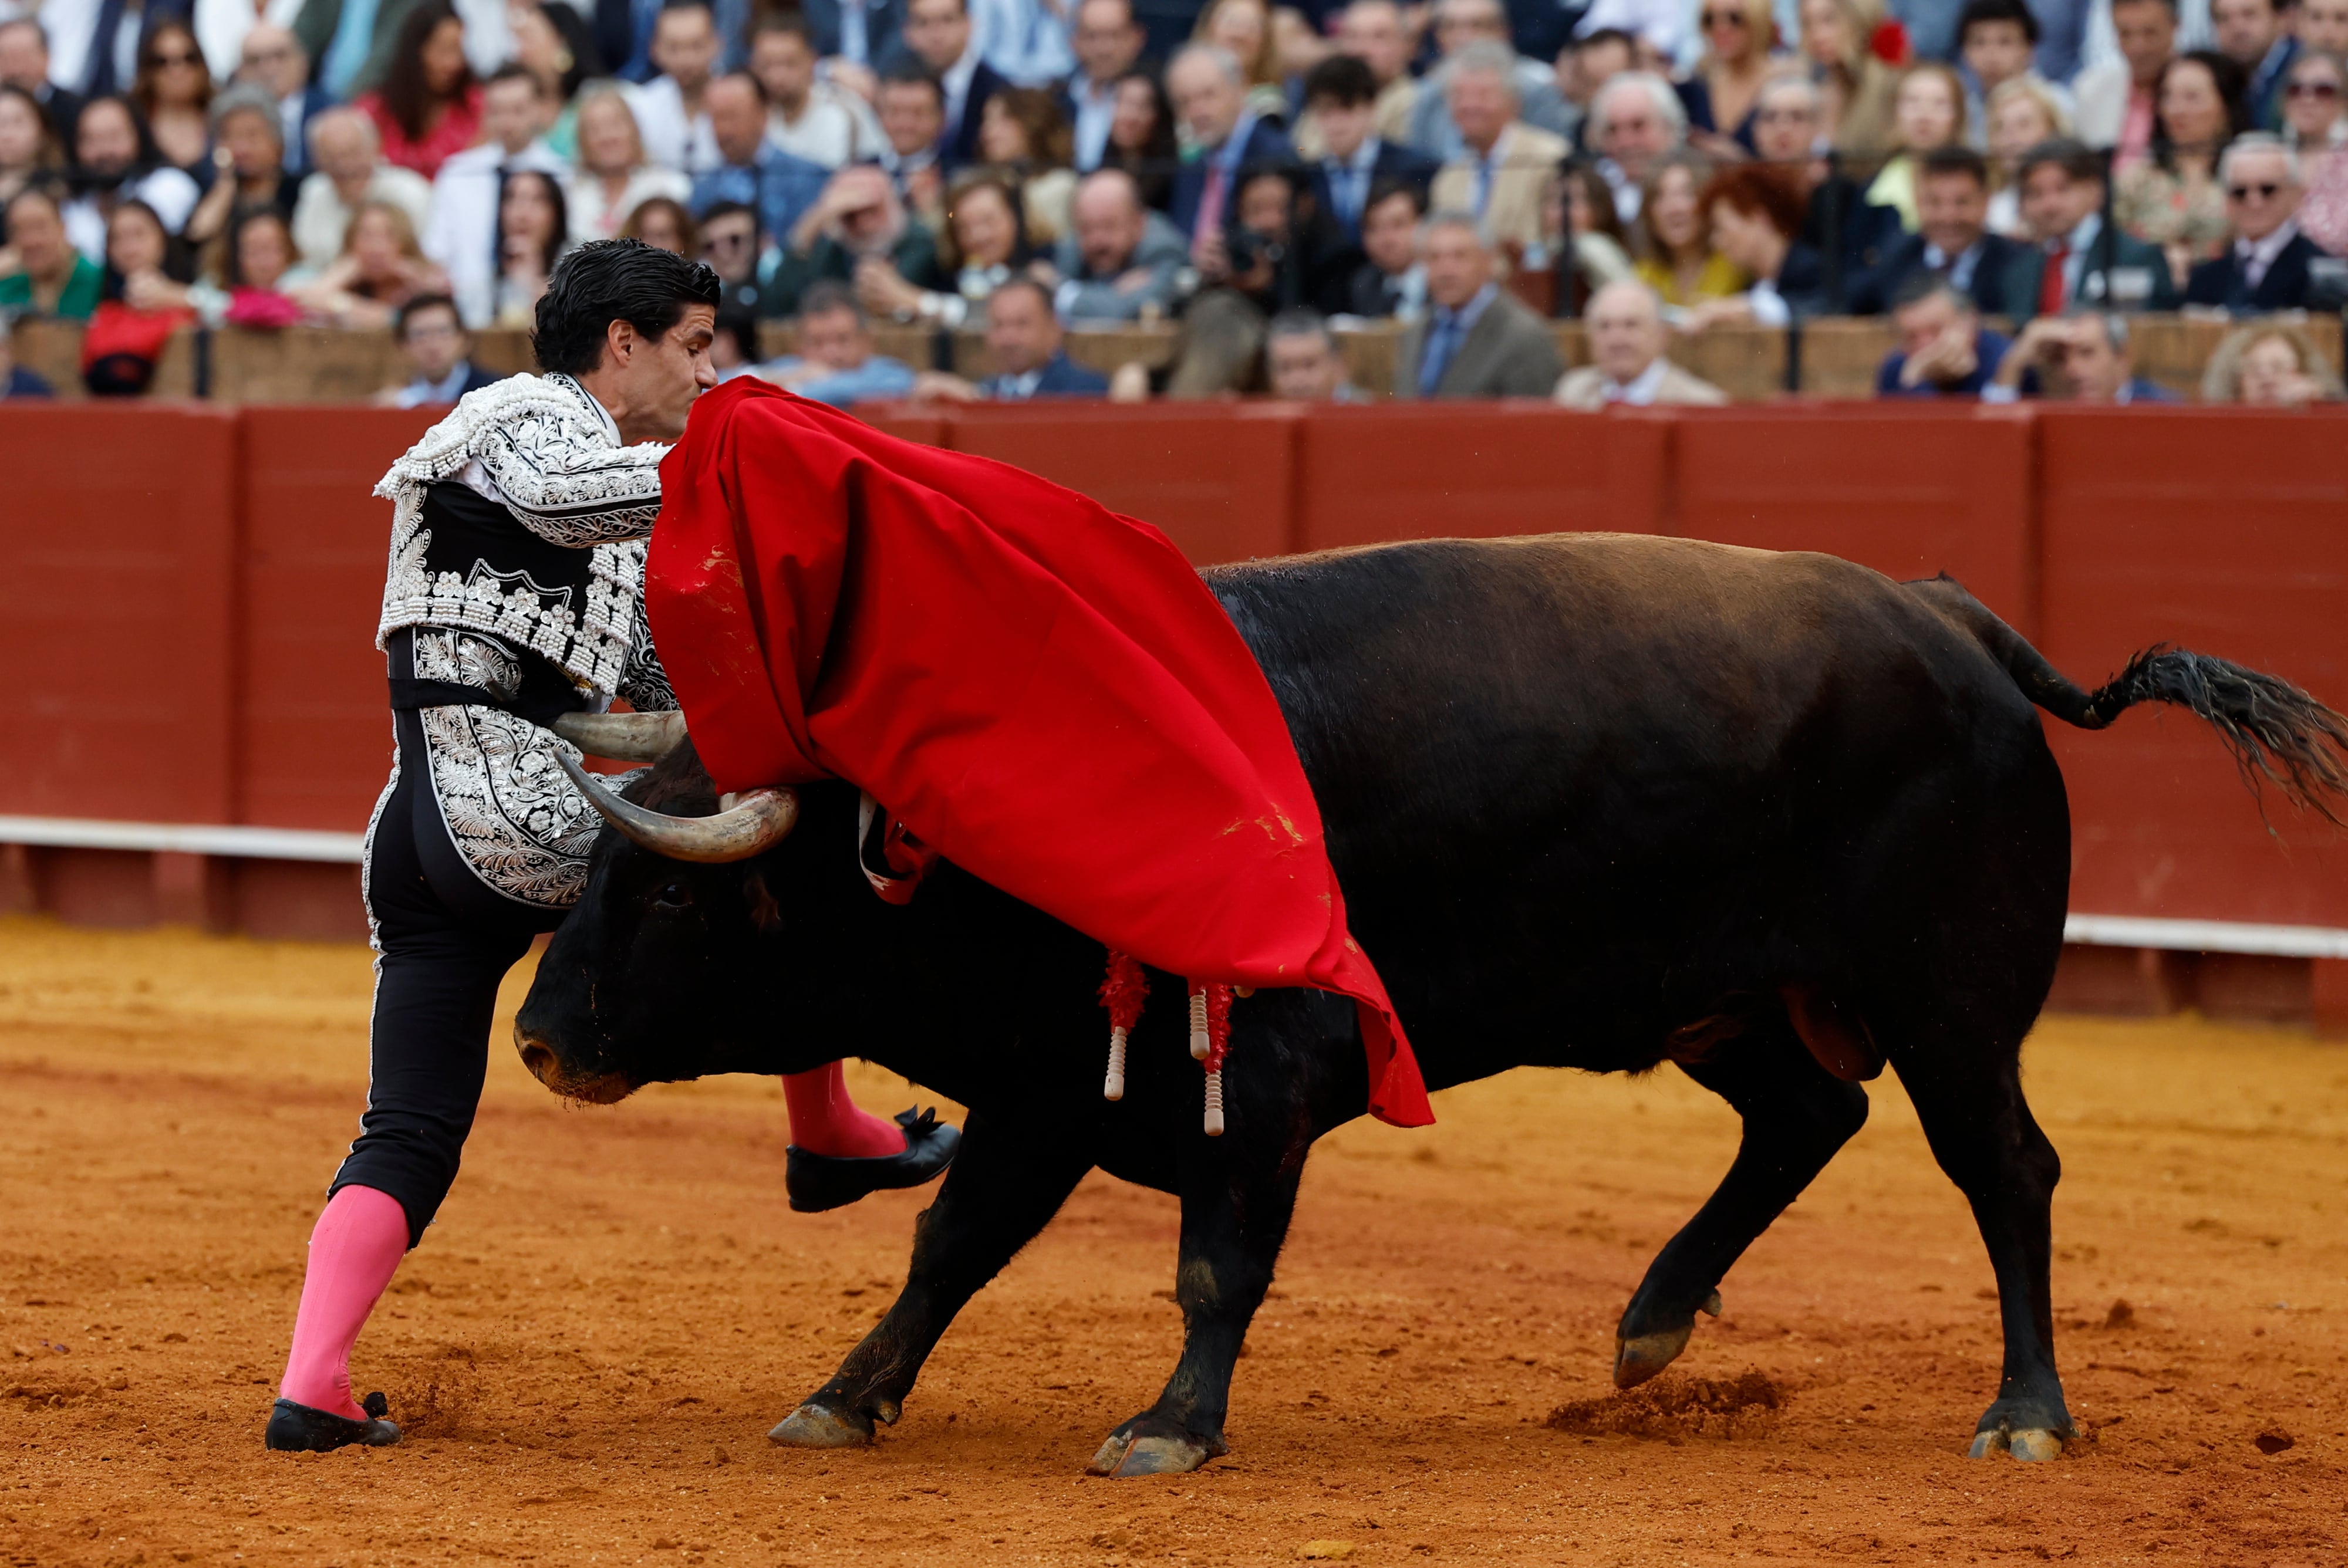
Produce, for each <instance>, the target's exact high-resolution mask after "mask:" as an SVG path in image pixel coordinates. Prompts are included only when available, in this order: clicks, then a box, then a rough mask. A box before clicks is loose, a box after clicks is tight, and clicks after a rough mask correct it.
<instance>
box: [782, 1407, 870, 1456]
mask: <svg viewBox="0 0 2348 1568" xmlns="http://www.w3.org/2000/svg"><path fill="white" fill-rule="evenodd" d="M767 1441H768V1442H770V1443H773V1444H774V1445H775V1446H776V1447H778V1448H786V1449H859V1448H863V1447H866V1446H867V1445H869V1444H870V1442H871V1441H872V1418H870V1416H867V1415H865V1414H864V1413H863V1412H862V1411H861V1410H841V1409H833V1408H832V1407H831V1406H829V1405H817V1404H806V1405H801V1406H800V1407H799V1408H798V1409H796V1410H793V1411H792V1412H791V1413H790V1414H789V1415H788V1416H785V1417H784V1418H783V1419H781V1420H779V1421H778V1422H776V1423H775V1426H774V1430H771V1431H769V1432H767Z"/></svg>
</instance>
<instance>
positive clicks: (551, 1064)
mask: <svg viewBox="0 0 2348 1568" xmlns="http://www.w3.org/2000/svg"><path fill="white" fill-rule="evenodd" d="M514 1047H515V1049H516V1050H520V1052H521V1064H522V1065H523V1066H524V1067H527V1068H529V1069H530V1076H531V1077H532V1078H535V1079H537V1080H538V1081H540V1082H541V1083H543V1084H545V1085H546V1086H547V1087H548V1088H549V1089H551V1090H552V1091H554V1092H556V1093H557V1094H560V1095H561V1096H562V1097H563V1098H564V1099H565V1100H575V1101H578V1102H581V1103H582V1104H585V1105H612V1104H616V1103H617V1102H620V1101H623V1100H625V1099H626V1098H627V1097H628V1096H629V1095H630V1094H633V1093H634V1092H635V1088H636V1086H635V1085H634V1084H633V1083H631V1082H629V1081H627V1079H626V1078H624V1077H623V1076H622V1075H621V1074H619V1073H616V1072H602V1073H595V1074H592V1075H581V1074H577V1073H573V1072H572V1071H569V1070H568V1069H566V1068H565V1067H564V1066H563V1065H562V1059H561V1057H559V1056H557V1055H556V1054H555V1052H554V1048H553V1047H552V1046H550V1045H548V1044H547V1043H546V1042H545V1041H543V1040H534V1039H532V1038H531V1037H530V1036H529V1035H527V1034H525V1033H523V1032H522V1030H521V1028H520V1025H516V1026H515V1028H514Z"/></svg>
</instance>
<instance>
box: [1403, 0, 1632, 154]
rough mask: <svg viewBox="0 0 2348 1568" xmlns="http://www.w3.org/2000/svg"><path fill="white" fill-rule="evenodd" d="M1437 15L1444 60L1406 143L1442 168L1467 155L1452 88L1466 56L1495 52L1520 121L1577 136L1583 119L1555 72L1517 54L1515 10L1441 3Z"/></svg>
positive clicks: (1419, 98)
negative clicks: (1511, 14) (1512, 25)
mask: <svg viewBox="0 0 2348 1568" xmlns="http://www.w3.org/2000/svg"><path fill="white" fill-rule="evenodd" d="M1432 9H1433V13H1434V26H1433V27H1432V29H1431V31H1433V33H1434V34H1435V44H1436V47H1437V49H1439V50H1441V51H1442V58H1441V59H1440V60H1439V61H1438V62H1437V65H1436V66H1435V67H1434V68H1433V69H1432V70H1429V71H1428V72H1427V73H1426V76H1425V77H1422V78H1421V79H1420V81H1419V85H1418V91H1417V93H1416V101H1414V102H1413V104H1412V105H1411V110H1410V122H1409V129H1408V130H1407V132H1406V133H1405V135H1404V137H1403V138H1402V139H1404V140H1406V141H1407V142H1408V143H1409V144H1410V145H1411V146H1412V147H1415V148H1416V149H1418V150H1419V151H1421V152H1423V153H1426V155H1427V156H1428V157H1430V158H1433V159H1436V160H1437V162H1438V163H1449V162H1452V161H1454V160H1456V159H1460V158H1463V157H1465V156H1466V155H1467V150H1468V149H1467V147H1466V145H1465V144H1464V143H1463V142H1462V141H1461V140H1460V137H1459V129H1458V125H1457V120H1456V119H1455V118H1454V114H1453V108H1452V104H1451V86H1452V82H1453V80H1454V79H1455V77H1457V71H1458V67H1459V58H1460V56H1461V55H1463V54H1465V53H1466V52H1467V51H1468V50H1470V49H1473V50H1475V51H1477V53H1478V54H1479V55H1483V56H1486V57H1489V56H1490V55H1491V52H1492V51H1493V50H1495V49H1497V50H1498V51H1499V54H1500V58H1501V60H1502V62H1503V66H1504V69H1505V70H1506V72H1507V75H1508V77H1509V87H1510V88H1511V90H1512V91H1513V93H1514V95H1515V99H1516V106H1517V107H1516V110H1515V113H1516V115H1517V118H1520V119H1522V120H1523V121H1524V122H1525V123H1526V124H1528V125H1530V126H1535V127H1538V128H1540V129H1542V130H1545V131H1547V132H1549V133H1550V135H1552V136H1556V137H1560V138H1563V137H1570V135H1571V134H1572V132H1573V129H1574V127H1575V125H1576V124H1577V123H1578V122H1579V119H1580V115H1579V114H1578V113H1577V112H1576V110H1575V109H1574V108H1570V107H1569V106H1568V105H1567V103H1566V101H1565V99H1564V98H1563V97H1562V96H1561V95H1560V82H1559V80H1558V74H1557V71H1556V69H1555V67H1553V66H1551V65H1550V64H1548V63H1545V62H1543V61H1540V60H1535V59H1529V58H1528V57H1526V56H1522V55H1519V54H1518V53H1517V48H1516V39H1515V36H1514V33H1513V30H1512V29H1511V28H1510V26H1509V8H1508V7H1507V6H1505V5H1503V4H1502V0H1437V4H1436V5H1434V6H1433V8H1432ZM1627 63H1628V60H1627V56H1626V59H1625V64H1627Z"/></svg>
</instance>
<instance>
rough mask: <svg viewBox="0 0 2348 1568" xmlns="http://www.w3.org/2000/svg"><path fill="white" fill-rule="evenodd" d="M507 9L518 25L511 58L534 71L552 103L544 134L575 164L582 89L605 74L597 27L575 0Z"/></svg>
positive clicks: (525, 2) (519, 1) (525, 0)
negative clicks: (596, 41)
mask: <svg viewBox="0 0 2348 1568" xmlns="http://www.w3.org/2000/svg"><path fill="white" fill-rule="evenodd" d="M505 15H506V23H507V26H510V27H511V28H512V30H513V52H512V54H511V55H510V56H509V60H508V63H510V64H511V65H515V66H519V67H521V68H522V69H523V70H525V71H528V72H529V73H530V79H531V80H533V81H535V82H536V83H537V84H538V96H539V98H540V100H541V102H543V103H544V104H545V105H546V106H547V111H548V113H547V118H546V125H545V128H543V129H542V130H541V131H540V133H539V134H540V136H541V138H544V140H545V142H546V145H547V146H548V147H549V148H551V149H553V152H554V156H555V157H557V158H559V159H562V161H563V162H564V163H565V164H575V163H576V162H577V161H578V159H579V89H580V88H581V87H583V86H585V85H586V84H587V82H588V81H589V80H590V79H591V78H594V77H601V76H602V74H603V71H602V56H600V55H598V54H597V53H596V50H595V39H594V29H593V28H592V26H590V25H589V23H588V22H587V20H586V18H585V17H583V16H582V15H580V14H579V8H578V7H577V6H575V5H571V4H570V0H514V4H513V5H509V6H508V7H507V8H506V13H505ZM484 96H485V97H486V94H485V95H484ZM484 112H486V109H485V110H484ZM489 139H491V140H495V139H496V138H495V137H491V138H489Z"/></svg>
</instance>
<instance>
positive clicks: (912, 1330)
mask: <svg viewBox="0 0 2348 1568" xmlns="http://www.w3.org/2000/svg"><path fill="white" fill-rule="evenodd" d="M1090 1169H1092V1161H1091V1158H1090V1156H1089V1155H1088V1154H1087V1153H1084V1152H1083V1143H1082V1141H1081V1140H1078V1139H1073V1138H1070V1137H1069V1136H1067V1133H1066V1122H1061V1123H1059V1125H1058V1127H1057V1130H1055V1129H1054V1128H1053V1127H1052V1126H1050V1125H1044V1124H1037V1123H1035V1122H1030V1121H1028V1120H1026V1119H1024V1118H1023V1119H1020V1120H1018V1121H1015V1122H1012V1123H1011V1124H1009V1125H1005V1124H1004V1117H1003V1116H1001V1115H999V1114H988V1113H986V1112H978V1111H973V1112H971V1114H970V1117H969V1119H968V1121H967V1122H966V1123H965V1124H964V1127H963V1143H962V1152H961V1153H960V1154H959V1155H957V1156H956V1158H955V1160H954V1163H953V1165H952V1166H951V1167H949V1168H948V1170H947V1172H946V1179H945V1184H944V1185H943V1186H942V1187H940V1188H939V1189H938V1198H937V1202H935V1203H933V1204H931V1205H930V1206H929V1207H928V1208H926V1209H924V1210H922V1216H921V1218H920V1219H919V1220H917V1221H915V1222H914V1225H913V1257H912V1263H911V1266H910V1267H909V1268H908V1269H907V1270H906V1275H905V1288H904V1289H903V1291H901V1293H899V1295H898V1296H897V1300H896V1302H895V1304H894V1305H893V1306H891V1307H890V1308H889V1312H888V1315H887V1316H886V1317H882V1318H881V1319H880V1322H879V1323H878V1324H876V1325H874V1327H873V1329H872V1332H871V1333H870V1334H867V1335H866V1336H865V1337H864V1338H863V1340H862V1342H861V1343H860V1344H859V1345H858V1346H857V1347H856V1348H855V1349H853V1350H851V1351H850V1352H849V1353H848V1359H846V1360H845V1361H842V1362H841V1363H840V1364H839V1371H838V1372H837V1373H835V1374H834V1375H833V1377H832V1379H831V1381H830V1382H829V1383H826V1384H825V1385H824V1386H823V1387H822V1388H820V1389H817V1390H816V1391H815V1392H814V1393H813V1394H812V1395H810V1396H808V1399H807V1400H806V1402H805V1403H803V1404H801V1405H800V1406H799V1408H798V1409H796V1410H793V1411H792V1412H791V1413H790V1414H789V1415H788V1416H787V1417H785V1418H784V1419H782V1421H781V1422H780V1423H779V1424H778V1425H777V1426H776V1428H775V1429H774V1430H772V1431H770V1432H768V1433H767V1437H768V1438H769V1439H770V1440H773V1441H775V1442H777V1443H778V1444H781V1445H783V1446H785V1447H788V1448H850V1447H854V1446H856V1445H858V1444H861V1443H869V1442H870V1441H871V1440H872V1423H873V1422H875V1421H883V1422H887V1423H890V1424H891V1425H893V1424H895V1422H896V1419H897V1415H898V1412H899V1409H900V1408H901V1406H902V1405H903V1403H904V1400H905V1396H906V1395H907V1394H909V1393H911V1391H912V1388H913V1379H914V1378H917V1377H919V1376H920V1375H921V1370H922V1363H923V1362H925V1361H927V1360H928V1359H929V1357H930V1352H931V1351H932V1349H934V1348H936V1346H937V1342H938V1340H939V1338H940V1337H942V1335H943V1334H944V1333H945V1331H946V1326H947V1325H948V1324H950V1323H952V1322H953V1318H954V1314H955V1313H957V1312H960V1311H961V1310H962V1308H963V1303H964V1302H967V1301H968V1300H969V1299H970V1298H971V1297H972V1296H974V1295H976V1294H977V1293H978V1291H979V1289H980V1288H981V1287H982V1286H984V1285H985V1284H986V1282H987V1281H988V1280H990V1279H993V1278H994V1276H996V1275H997V1274H999V1273H1001V1272H1002V1271H1003V1267H1004V1265H1005V1264H1007V1263H1009V1262H1010V1261H1011V1259H1012V1257H1013V1256H1014V1255H1016V1254H1017V1252H1018V1251H1019V1249H1020V1248H1021V1247H1023V1246H1025V1245H1027V1244H1028V1243H1029V1242H1031V1241H1033V1240H1035V1235H1036V1233H1038V1232H1039V1231H1041V1230H1042V1229H1043V1228H1044V1227H1045V1225H1048V1224H1050V1223H1051V1219H1052V1216H1053V1215H1054V1214H1057V1213H1058V1212H1059V1209H1060V1205H1061V1204H1064V1203H1066V1201H1067V1197H1068V1194H1070V1193H1072V1192H1074V1191H1075V1190H1076V1184H1077V1183H1078V1182H1079V1181H1081V1180H1083V1179H1084V1174H1085V1173H1086V1171H1088V1170H1090Z"/></svg>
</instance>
